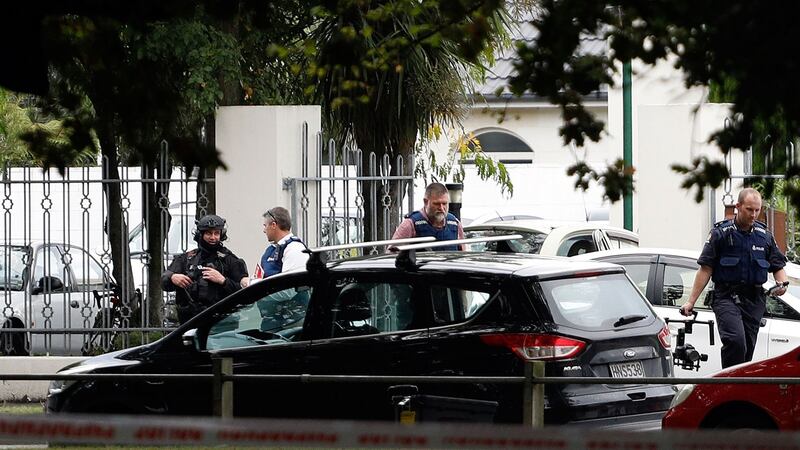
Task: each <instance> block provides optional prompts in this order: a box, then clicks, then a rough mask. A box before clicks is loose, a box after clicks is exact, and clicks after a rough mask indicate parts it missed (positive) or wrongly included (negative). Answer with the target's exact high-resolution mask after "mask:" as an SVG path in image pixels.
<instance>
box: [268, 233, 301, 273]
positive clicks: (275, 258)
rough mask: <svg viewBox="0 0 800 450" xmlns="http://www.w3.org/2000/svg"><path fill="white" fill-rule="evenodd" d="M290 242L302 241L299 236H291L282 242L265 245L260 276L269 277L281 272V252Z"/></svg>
mask: <svg viewBox="0 0 800 450" xmlns="http://www.w3.org/2000/svg"><path fill="white" fill-rule="evenodd" d="M292 242H300V243H301V244H302V243H303V241H302V240H301V239H300V238H299V237H297V236H292V237H290V238H289V239H287V240H286V242H284V243H283V244H280V245H270V246H269V247H267V249H266V250H265V251H264V254H263V255H262V256H261V269H262V270H263V271H264V275H263V277H262V278H267V277H271V276H272V275H276V274H279V273H281V271H282V270H283V252H284V251H285V250H286V247H288V246H289V244H290V243H292Z"/></svg>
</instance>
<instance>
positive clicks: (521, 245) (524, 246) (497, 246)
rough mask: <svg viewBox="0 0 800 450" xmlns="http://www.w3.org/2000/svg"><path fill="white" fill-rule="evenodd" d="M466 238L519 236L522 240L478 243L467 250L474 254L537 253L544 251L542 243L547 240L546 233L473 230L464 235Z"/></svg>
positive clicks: (470, 245) (469, 245)
mask: <svg viewBox="0 0 800 450" xmlns="http://www.w3.org/2000/svg"><path fill="white" fill-rule="evenodd" d="M464 234H465V236H464V237H466V238H476V237H489V236H506V235H509V234H519V235H521V236H522V239H513V240H510V241H496V242H477V243H474V244H468V245H467V250H469V251H473V252H504V253H536V254H538V253H539V251H541V249H542V243H543V242H544V240H545V238H547V234H546V233H540V232H535V231H511V230H495V229H490V230H471V231H467V232H465V233H464Z"/></svg>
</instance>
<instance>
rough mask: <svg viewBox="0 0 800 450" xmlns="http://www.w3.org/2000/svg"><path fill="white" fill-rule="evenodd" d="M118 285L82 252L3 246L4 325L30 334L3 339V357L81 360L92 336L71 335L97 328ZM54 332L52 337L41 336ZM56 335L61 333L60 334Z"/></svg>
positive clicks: (0, 319)
mask: <svg viewBox="0 0 800 450" xmlns="http://www.w3.org/2000/svg"><path fill="white" fill-rule="evenodd" d="M113 288H114V281H113V279H112V277H111V275H110V274H109V273H108V272H107V271H105V270H103V267H102V266H101V265H100V263H99V262H98V261H97V259H95V258H94V257H93V256H92V255H90V254H89V253H88V252H87V251H86V250H84V249H83V248H80V247H77V246H73V245H66V244H59V243H49V244H45V243H42V242H35V241H33V242H31V241H29V242H22V241H11V242H6V243H4V244H3V245H0V296H1V297H0V310H1V312H0V323H2V328H4V329H5V328H29V329H32V330H33V332H31V333H20V332H14V333H9V332H6V333H0V354H5V355H28V354H31V353H33V354H73V355H80V354H81V352H82V350H83V348H84V345H85V344H86V343H87V339H90V336H89V335H87V334H83V333H69V332H68V330H70V329H81V328H83V329H86V328H92V327H95V325H96V323H95V321H96V320H97V318H98V312H99V311H101V310H108V309H109V308H112V302H113V301H114V299H115V298H116V297H114V295H113V293H112V292H113ZM46 329H50V330H51V332H50V333H37V332H36V331H38V330H46ZM58 330H62V331H61V332H59V331H58Z"/></svg>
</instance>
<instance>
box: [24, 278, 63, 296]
mask: <svg viewBox="0 0 800 450" xmlns="http://www.w3.org/2000/svg"><path fill="white" fill-rule="evenodd" d="M62 289H64V282H63V281H61V279H60V278H58V277H49V276H48V277H42V278H39V281H37V282H36V286H35V287H34V288H33V289H32V290H31V294H32V295H39V294H46V293H48V292H56V291H60V290H62Z"/></svg>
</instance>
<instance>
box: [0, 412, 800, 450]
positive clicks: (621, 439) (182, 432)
mask: <svg viewBox="0 0 800 450" xmlns="http://www.w3.org/2000/svg"><path fill="white" fill-rule="evenodd" d="M731 436H732V435H731V434H730V433H725V432H697V431H677V430H667V431H648V432H621V431H616V432H610V431H601V430H596V429H595V430H593V429H589V428H580V429H576V428H570V427H549V428H544V429H533V428H528V427H523V426H514V425H489V424H486V425H484V424H450V423H418V424H414V425H403V424H394V423H384V422H343V421H330V422H323V421H298V420H267V419H264V420H260V419H233V420H222V419H213V418H192V417H159V416H135V417H134V416H102V417H101V416H87V415H54V416H13V415H5V416H3V415H0V442H3V443H23V444H36V443H46V442H58V443H74V444H102V445H108V444H125V445H142V446H156V445H173V446H177V445H186V446H197V445H204V446H215V445H223V444H225V445H231V446H281V447H317V448H326V447H328V448H330V447H337V448H342V447H345V448H364V447H367V448H475V449H498V448H511V449H553V450H556V449H558V450H564V449H591V450H658V449H679V450H700V449H712V450H745V449H757V450H772V449H779V450H790V449H794V450H800V435H798V434H797V433H757V434H755V435H752V434H736V435H735V436H736V437H735V440H734V439H731Z"/></svg>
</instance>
